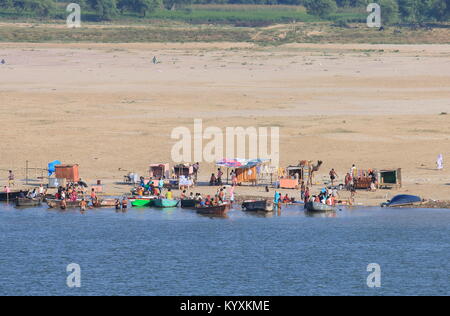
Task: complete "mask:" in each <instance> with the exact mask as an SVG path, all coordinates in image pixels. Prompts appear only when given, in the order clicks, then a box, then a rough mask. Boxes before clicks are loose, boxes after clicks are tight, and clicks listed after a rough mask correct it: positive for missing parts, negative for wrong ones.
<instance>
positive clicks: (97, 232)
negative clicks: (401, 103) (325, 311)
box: [0, 204, 450, 296]
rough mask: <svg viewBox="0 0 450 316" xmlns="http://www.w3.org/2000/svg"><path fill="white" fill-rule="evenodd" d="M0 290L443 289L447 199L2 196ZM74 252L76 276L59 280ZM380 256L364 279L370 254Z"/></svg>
mask: <svg viewBox="0 0 450 316" xmlns="http://www.w3.org/2000/svg"><path fill="white" fill-rule="evenodd" d="M0 236H1V239H0V295H269V296H272V295H398V294H401V295H450V211H449V210H422V209H400V210H393V209H379V208H366V209H353V210H343V211H342V212H338V213H337V216H336V217H334V218H333V217H325V216H318V217H308V216H306V215H305V213H304V212H303V210H302V209H301V208H299V207H291V208H286V209H284V210H283V211H282V213H281V215H280V216H278V215H277V214H275V215H274V216H272V217H261V216H255V215H248V214H245V213H243V212H241V211H238V210H235V211H232V212H230V214H229V216H228V218H208V217H202V216H200V215H197V214H196V213H195V212H193V211H189V210H180V209H175V210H165V211H161V210H154V209H130V210H128V212H127V213H116V212H115V211H114V210H110V209H103V210H95V211H88V212H87V213H85V214H80V212H78V211H67V212H60V211H54V210H48V209H47V208H46V207H42V208H32V209H16V208H14V207H13V206H8V205H6V204H0ZM70 263H77V264H79V265H80V266H81V282H82V284H81V288H75V289H71V288H68V287H67V285H66V278H67V276H68V273H67V272H66V267H67V265H68V264H70ZM370 263H378V264H379V265H380V267H381V288H369V287H368V286H367V283H366V279H367V277H368V275H369V272H367V271H366V268H367V265H368V264H370Z"/></svg>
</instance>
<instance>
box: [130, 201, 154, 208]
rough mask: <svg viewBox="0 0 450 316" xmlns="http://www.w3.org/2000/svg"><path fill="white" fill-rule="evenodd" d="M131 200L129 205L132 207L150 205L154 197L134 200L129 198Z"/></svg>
mask: <svg viewBox="0 0 450 316" xmlns="http://www.w3.org/2000/svg"><path fill="white" fill-rule="evenodd" d="M130 201H131V206H132V207H150V206H152V205H153V203H154V201H155V200H154V199H152V200H150V199H135V200H130Z"/></svg>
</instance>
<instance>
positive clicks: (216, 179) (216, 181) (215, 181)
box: [209, 168, 238, 187]
mask: <svg viewBox="0 0 450 316" xmlns="http://www.w3.org/2000/svg"><path fill="white" fill-rule="evenodd" d="M223 175H224V173H223V171H222V169H221V168H219V169H217V175H216V174H215V173H213V174H211V178H210V180H209V185H210V186H222V185H223V181H222V177H223ZM230 178H231V185H232V186H234V187H235V186H237V185H238V179H237V173H236V170H232V171H231V173H230Z"/></svg>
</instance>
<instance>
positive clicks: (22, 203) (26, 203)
mask: <svg viewBox="0 0 450 316" xmlns="http://www.w3.org/2000/svg"><path fill="white" fill-rule="evenodd" d="M16 205H17V206H19V207H33V206H39V205H41V199H29V198H17V200H16Z"/></svg>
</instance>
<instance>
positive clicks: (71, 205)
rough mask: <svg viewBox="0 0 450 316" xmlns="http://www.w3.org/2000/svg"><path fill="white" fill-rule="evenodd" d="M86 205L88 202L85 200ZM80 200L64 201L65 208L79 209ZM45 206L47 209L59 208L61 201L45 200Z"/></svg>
mask: <svg viewBox="0 0 450 316" xmlns="http://www.w3.org/2000/svg"><path fill="white" fill-rule="evenodd" d="M86 202H87V203H89V201H87V200H86ZM80 203H81V200H77V201H66V206H67V208H79V207H80ZM47 205H48V207H49V208H61V201H60V200H47Z"/></svg>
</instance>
